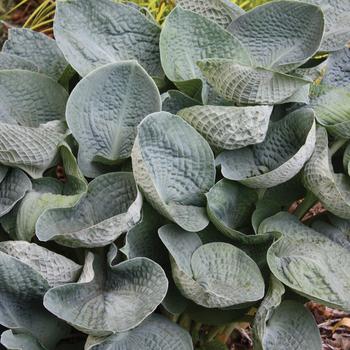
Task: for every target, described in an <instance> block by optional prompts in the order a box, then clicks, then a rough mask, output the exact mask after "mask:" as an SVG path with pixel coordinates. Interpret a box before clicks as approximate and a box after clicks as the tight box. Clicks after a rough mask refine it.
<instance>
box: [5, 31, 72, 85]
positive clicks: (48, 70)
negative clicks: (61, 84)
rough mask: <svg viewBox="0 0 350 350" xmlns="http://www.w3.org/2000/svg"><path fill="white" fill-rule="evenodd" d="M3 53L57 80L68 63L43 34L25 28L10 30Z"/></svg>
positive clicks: (51, 41)
mask: <svg viewBox="0 0 350 350" xmlns="http://www.w3.org/2000/svg"><path fill="white" fill-rule="evenodd" d="M2 51H3V52H5V53H8V54H11V55H15V56H17V57H19V58H22V59H25V60H27V61H29V62H30V63H32V64H34V65H35V66H36V67H38V68H39V72H40V73H43V74H46V75H48V76H49V77H51V78H52V79H55V80H58V79H59V78H60V77H61V76H62V74H63V72H64V70H65V69H66V67H67V65H68V63H67V61H66V59H65V58H64V56H63V54H62V52H61V51H60V49H59V48H58V46H57V44H56V41H55V40H53V39H52V38H50V37H48V36H47V35H45V34H43V33H39V32H36V31H34V30H30V29H25V28H11V29H10V30H9V38H8V40H7V41H6V42H5V43H4V46H3V49H2Z"/></svg>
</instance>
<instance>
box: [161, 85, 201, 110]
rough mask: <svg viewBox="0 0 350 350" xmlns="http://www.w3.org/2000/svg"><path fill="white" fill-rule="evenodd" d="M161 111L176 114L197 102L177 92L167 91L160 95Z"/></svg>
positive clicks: (197, 102)
mask: <svg viewBox="0 0 350 350" xmlns="http://www.w3.org/2000/svg"><path fill="white" fill-rule="evenodd" d="M161 97H162V111H165V112H169V113H172V114H176V113H177V112H178V111H180V110H181V109H184V108H187V107H192V106H195V105H198V104H199V101H197V100H195V99H193V98H191V97H189V96H187V95H186V94H184V93H183V92H181V91H179V90H168V91H167V92H165V93H164V94H162V96H161Z"/></svg>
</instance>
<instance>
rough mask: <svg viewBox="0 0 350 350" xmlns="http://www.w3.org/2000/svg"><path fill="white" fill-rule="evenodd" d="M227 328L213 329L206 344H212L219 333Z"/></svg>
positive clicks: (218, 327)
mask: <svg viewBox="0 0 350 350" xmlns="http://www.w3.org/2000/svg"><path fill="white" fill-rule="evenodd" d="M224 329H225V326H217V327H212V328H211V329H210V331H209V333H208V335H207V339H206V342H208V343H209V342H211V341H212V340H213V339H214V338H215V337H216V336H217V335H218V334H219V333H221V332H223V331H224Z"/></svg>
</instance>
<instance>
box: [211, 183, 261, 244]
mask: <svg viewBox="0 0 350 350" xmlns="http://www.w3.org/2000/svg"><path fill="white" fill-rule="evenodd" d="M207 200H208V205H207V211H208V216H209V218H210V220H211V221H212V223H213V224H214V225H215V226H216V227H217V229H218V230H219V231H220V232H222V233H223V234H224V235H226V236H227V237H229V238H231V239H233V240H234V241H238V242H251V241H255V240H259V239H260V238H261V237H260V236H256V235H252V236H250V235H245V234H244V233H241V232H240V229H242V228H244V227H246V226H248V225H249V221H250V217H251V214H252V213H253V210H254V209H255V203H256V202H257V200H258V194H257V192H256V191H254V190H252V189H250V188H247V187H244V186H243V185H241V184H239V183H237V182H231V181H228V180H226V179H223V180H221V181H219V182H218V183H216V184H215V186H214V187H212V188H211V189H210V191H209V192H208V193H207Z"/></svg>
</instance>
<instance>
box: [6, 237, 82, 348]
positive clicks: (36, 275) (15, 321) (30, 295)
mask: <svg viewBox="0 0 350 350" xmlns="http://www.w3.org/2000/svg"><path fill="white" fill-rule="evenodd" d="M79 269H80V266H79V265H77V264H75V263H74V262H73V261H71V260H69V259H67V258H65V257H63V256H61V255H58V254H55V253H53V252H50V251H49V250H47V249H45V248H42V247H40V246H37V245H35V244H29V243H27V242H21V241H9V242H1V243H0V281H1V283H0V293H1V298H0V324H2V325H4V326H5V327H7V328H12V329H14V330H20V331H25V332H28V333H30V334H31V335H32V336H33V337H34V338H36V339H38V341H39V342H40V344H42V345H43V347H44V348H45V349H48V350H53V349H55V345H56V344H57V342H58V341H59V340H60V339H61V338H62V337H63V336H65V335H67V331H68V332H69V328H68V327H67V326H66V325H65V324H64V323H63V322H61V321H60V320H58V319H57V318H56V317H54V316H53V315H52V314H50V313H49V312H47V311H46V310H45V309H44V307H43V305H42V298H43V296H44V293H45V292H46V291H47V290H48V289H49V288H50V285H56V284H58V283H65V282H71V281H72V280H74V279H75V278H76V277H77V275H78V273H79Z"/></svg>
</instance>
